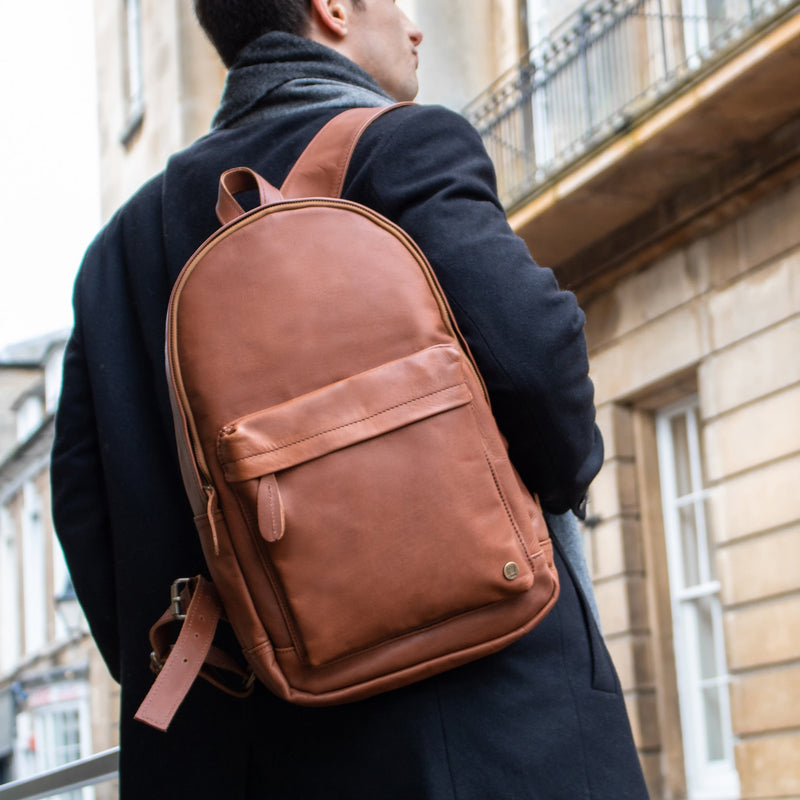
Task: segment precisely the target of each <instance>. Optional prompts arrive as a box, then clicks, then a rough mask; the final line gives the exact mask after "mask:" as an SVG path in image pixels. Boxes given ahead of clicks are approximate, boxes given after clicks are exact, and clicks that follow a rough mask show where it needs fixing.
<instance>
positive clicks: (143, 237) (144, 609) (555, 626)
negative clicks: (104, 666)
mask: <svg viewBox="0 0 800 800" xmlns="http://www.w3.org/2000/svg"><path fill="white" fill-rule="evenodd" d="M195 7H196V10H197V13H198V17H199V19H200V21H201V24H202V25H203V27H204V28H205V30H206V32H207V33H208V35H209V37H210V38H211V40H212V42H213V43H214V44H215V46H216V47H217V50H218V51H219V53H220V55H221V56H222V58H223V60H224V61H225V62H226V64H227V65H228V66H229V67H230V72H229V75H228V80H227V83H226V88H225V92H224V95H223V98H222V102H221V105H220V108H219V110H218V112H217V115H216V117H215V120H214V124H213V130H212V132H211V134H210V135H208V136H206V137H204V138H203V139H201V140H199V141H198V142H196V143H195V144H194V145H192V146H191V147H189V148H188V149H187V150H186V151H184V152H182V153H179V154H177V155H175V156H174V157H173V158H172V159H171V160H170V163H169V165H168V166H167V168H166V170H165V171H164V173H162V174H161V175H159V176H157V177H156V178H155V179H153V180H152V181H150V182H149V183H148V184H147V185H145V186H144V187H143V188H142V189H141V190H140V191H139V192H138V193H137V194H136V195H135V196H134V197H133V198H132V199H131V200H130V201H129V202H128V203H127V204H126V205H125V206H124V207H123V208H122V209H121V210H120V212H118V214H117V215H116V216H115V217H114V218H113V219H112V220H111V221H110V222H109V224H108V225H107V226H106V228H105V229H104V230H103V231H102V232H101V233H100V235H99V236H98V238H97V239H96V241H95V242H94V243H93V244H92V246H91V247H90V249H89V251H88V253H87V255H86V259H85V261H84V264H83V266H82V268H81V272H80V274H79V276H78V279H77V282H76V289H75V314H76V325H75V330H74V333H73V336H72V339H71V342H70V346H69V350H68V354H67V358H66V364H65V378H64V389H63V394H62V401H61V406H60V409H59V415H58V421H57V438H56V445H55V450H54V456H53V486H54V490H53V491H54V495H53V501H54V516H55V519H56V524H57V528H58V532H59V536H60V538H61V541H62V543H63V546H64V550H65V553H66V555H67V559H68V562H69V565H70V569H71V571H72V575H73V579H74V583H75V586H76V590H77V592H78V595H79V597H80V598H81V601H82V603H83V605H84V607H85V609H86V613H87V617H88V619H89V621H90V624H91V627H92V632H93V634H94V636H95V638H96V640H97V642H98V645H99V647H100V649H101V652H102V653H103V655H104V657H105V659H106V661H107V663H108V665H109V668H110V669H111V671H112V674H113V675H114V676H115V677H116V678H117V679H118V680H120V681H121V684H122V722H121V726H122V755H121V795H122V798H123V800H132V798H145V797H148V798H149V797H154V798H172V797H181V798H183V797H201V798H206V797H207V798H212V797H213V798H225V800H240V799H241V800H244V799H245V798H247V799H248V800H249V799H250V798H265V800H323V799H324V800H334V798H340V799H341V800H358V799H360V798H363V799H364V800H426V799H430V800H449V799H450V798H458V800H493V799H494V798H518V799H519V800H529V799H531V800H532V799H533V798H540V799H541V800H575V799H576V798H614V800H621V799H622V798H635V799H636V800H640V799H641V798H645V797H646V791H645V789H644V784H643V781H642V777H641V772H640V770H639V766H638V760H637V756H636V752H635V749H634V747H633V743H632V739H631V733H630V729H629V726H628V722H627V717H626V715H625V708H624V703H623V700H622V696H621V692H620V688H619V684H618V681H617V679H616V675H615V673H614V670H613V667H612V665H611V663H610V660H609V657H608V654H607V652H606V650H605V647H604V645H603V642H602V639H601V637H600V636H599V634H598V631H597V628H596V625H595V624H594V621H593V619H592V614H591V613H590V611H589V609H588V606H587V603H586V598H585V596H584V594H583V593H582V592H581V591H580V589H579V588H578V587H577V583H576V580H575V578H574V574H573V571H572V569H571V568H570V566H569V564H568V563H567V562H566V561H565V560H564V559H563V557H562V554H561V552H560V550H559V549H558V548H557V554H556V560H557V564H558V567H559V571H560V573H561V582H562V590H561V597H560V599H559V601H558V603H557V605H556V607H555V610H554V611H553V612H551V614H550V615H549V616H548V617H547V618H546V619H545V620H544V622H542V624H541V625H540V626H539V627H538V628H536V629H535V630H534V631H533V632H532V633H531V634H529V635H528V636H526V637H523V639H521V640H519V641H518V642H516V643H515V644H514V645H512V646H510V647H508V648H506V649H505V650H504V651H502V652H501V653H499V654H497V655H495V656H492V657H489V658H486V659H482V660H480V661H478V662H475V663H473V664H470V665H467V666H466V667H462V668H459V669H456V670H452V671H450V672H448V673H445V674H443V675H440V676H438V677H435V678H432V679H429V680H426V681H422V682H420V683H418V684H415V685H413V686H410V687H407V688H405V689H401V690H398V691H394V692H389V693H386V694H383V695H381V696H378V697H376V698H373V699H370V700H367V701H364V702H361V703H356V704H351V705H347V706H340V707H335V708H327V709H304V708H299V707H295V706H291V705H289V704H286V703H284V702H282V701H279V700H277V699H276V698H274V697H273V696H271V695H270V694H269V693H268V692H267V691H266V690H265V689H263V687H257V688H256V691H255V693H254V695H253V696H251V697H250V698H248V699H246V700H237V699H233V698H231V697H229V696H227V695H225V694H222V693H221V692H219V691H218V690H216V689H214V688H212V687H209V686H207V685H205V684H204V683H203V682H202V681H201V682H198V684H196V685H195V687H194V688H193V689H192V690H191V692H190V694H189V696H188V698H187V700H186V701H185V703H184V705H183V706H182V707H181V709H180V710H179V712H178V714H177V715H176V717H175V719H174V721H173V723H172V726H171V727H170V730H169V733H167V734H161V733H158V732H155V731H153V730H151V729H149V728H146V727H145V726H143V725H141V724H139V723H135V722H134V721H133V719H132V718H133V714H134V712H135V709H136V707H137V706H138V704H139V703H140V702H141V700H142V698H143V697H144V695H145V693H146V692H147V690H148V688H149V686H150V684H151V682H152V676H151V675H150V673H149V671H148V664H147V657H148V651H149V647H148V644H147V630H148V627H149V625H150V624H151V623H152V622H153V621H154V620H155V619H156V617H157V616H158V615H159V614H160V613H161V610H162V607H163V605H164V600H165V598H164V592H165V587H168V586H169V585H170V583H171V582H172V580H173V579H175V578H176V577H179V576H182V575H191V574H196V573H198V572H205V567H204V564H203V560H202V556H201V553H200V548H199V545H198V543H197V536H196V533H195V531H194V528H193V524H192V519H191V512H190V510H189V507H188V504H187V502H186V500H185V498H184V494H183V489H182V483H181V478H180V473H179V468H178V464H177V459H176V456H175V447H174V440H173V437H172V433H171V430H172V423H171V415H170V410H169V402H168V399H167V389H166V381H165V378H164V371H163V344H164V341H163V336H164V333H163V327H164V319H165V313H166V306H167V301H168V297H169V292H170V289H171V287H172V285H173V283H174V281H175V279H176V277H177V275H178V272H179V271H180V269H181V267H182V265H183V263H184V262H185V261H186V260H187V258H188V257H189V256H190V255H191V254H192V252H193V251H194V249H195V248H196V247H197V246H198V244H200V243H201V242H202V241H203V240H204V239H205V238H206V237H207V236H208V235H210V234H211V233H212V232H213V231H214V230H215V229H216V227H217V222H216V219H215V217H214V210H213V209H214V202H215V197H216V189H217V180H218V176H219V174H220V173H221V172H222V171H224V170H225V169H227V168H230V167H233V166H250V167H252V168H254V169H255V170H257V171H258V172H260V173H261V174H263V175H264V177H266V178H267V179H268V180H269V181H270V182H272V183H273V184H276V185H280V183H281V182H282V179H283V178H284V177H285V175H286V174H287V172H288V170H289V168H290V167H291V165H292V164H293V162H294V160H295V159H296V158H297V156H298V155H299V154H300V152H301V151H302V150H303V148H304V147H305V146H306V144H307V143H308V142H309V141H310V140H311V138H312V137H313V135H314V134H315V133H316V132H317V131H318V130H319V129H320V128H321V127H322V125H323V124H324V123H325V122H327V121H328V120H329V119H330V118H332V117H333V116H334V115H335V114H336V113H338V112H339V111H341V110H343V109H344V108H348V107H352V106H381V105H386V104H388V103H391V102H392V101H393V100H407V99H411V98H413V97H414V96H415V94H416V91H417V80H416V65H417V48H418V47H419V45H420V43H421V41H422V34H421V33H420V32H419V31H418V30H417V29H416V28H415V27H414V26H413V25H412V24H411V23H410V22H409V21H408V19H406V17H405V16H404V15H403V14H402V13H401V12H400V10H399V9H398V8H397V6H396V5H395V4H394V3H393V2H392V0H195ZM344 196H345V197H346V198H348V199H352V200H355V201H358V202H363V203H365V204H366V205H369V206H371V207H372V208H374V209H376V210H377V211H379V212H380V213H381V214H383V215H385V216H387V217H388V218H390V219H392V220H394V221H395V222H397V223H398V224H400V225H401V226H402V227H403V228H404V229H406V230H407V231H408V232H409V233H410V234H411V235H412V236H413V237H414V239H415V240H416V241H417V243H418V244H419V245H420V246H421V247H422V249H423V251H425V252H426V254H427V255H428V257H429V259H430V261H431V263H432V265H433V267H434V270H435V271H436V273H437V276H438V278H439V280H440V282H441V284H442V286H443V289H444V291H445V293H446V295H447V297H448V299H449V301H450V304H451V306H452V308H453V311H454V314H455V316H456V318H457V321H458V323H459V325H460V327H461V330H462V332H463V333H464V334H465V336H466V338H467V340H468V343H469V345H470V348H471V349H472V352H473V354H474V356H475V358H476V360H477V362H478V364H479V367H480V369H481V371H482V373H483V376H484V378H485V380H486V383H487V385H488V388H489V392H490V395H491V399H492V403H493V407H494V410H495V414H496V416H497V418H498V421H499V424H500V426H501V428H502V430H503V432H504V434H505V435H506V437H507V438H508V440H509V443H510V454H511V457H512V460H513V461H514V463H515V465H516V467H517V469H518V471H519V473H520V475H521V477H522V478H523V480H524V481H525V482H526V483H527V485H528V486H530V487H531V488H532V489H533V490H534V491H536V492H537V493H538V494H539V495H540V497H541V498H542V501H543V504H544V507H545V509H546V510H547V511H549V512H551V513H560V512H565V511H567V510H568V509H570V508H572V509H575V510H576V511H577V512H579V513H580V512H581V504H582V500H583V497H584V495H585V492H586V488H587V487H588V485H589V483H590V481H591V480H592V478H593V477H594V475H595V474H596V472H597V471H598V469H599V468H600V464H601V462H602V443H601V440H600V436H599V433H598V431H597V429H596V427H595V426H594V409H593V405H592V402H593V401H592V386H591V383H590V382H589V379H588V375H587V371H588V364H587V358H586V347H585V341H584V337H583V315H582V313H581V312H580V310H579V309H578V307H577V305H576V303H575V300H574V298H573V297H572V295H570V294H568V293H564V292H560V291H559V290H558V288H557V286H556V283H555V280H554V278H553V275H552V274H551V273H550V272H549V271H547V270H543V269H540V268H538V267H537V266H536V265H535V264H534V263H533V262H532V261H531V259H530V256H529V254H528V252H527V250H526V248H525V246H524V244H523V243H522V242H521V241H520V240H519V239H517V238H516V237H515V236H514V235H513V234H512V232H511V231H510V229H509V227H508V225H507V223H506V221H505V217H504V214H503V211H502V208H501V206H500V204H499V202H498V200H497V196H496V192H495V188H494V175H493V171H492V166H491V163H490V161H489V159H488V157H487V155H486V153H485V151H484V149H483V147H482V144H481V142H480V138H479V136H478V135H477V133H476V132H475V131H474V130H473V129H472V128H471V127H470V126H469V125H468V124H467V123H466V122H465V121H464V120H463V119H462V118H461V117H459V116H458V115H456V114H454V113H452V112H448V111H445V110H444V109H440V108H430V107H428V108H426V107H408V108H403V109H399V110H396V111H394V112H392V113H391V114H388V115H385V116H384V117H382V118H381V119H380V120H378V121H377V122H376V123H375V124H374V125H373V126H372V127H371V128H370V129H369V130H368V131H367V133H366V134H365V135H364V137H363V139H362V141H361V142H360V144H359V146H358V148H357V150H356V152H355V154H354V158H353V161H352V163H351V165H350V168H349V171H348V175H347V180H346V183H345V190H344ZM220 324H224V320H221V321H220Z"/></svg>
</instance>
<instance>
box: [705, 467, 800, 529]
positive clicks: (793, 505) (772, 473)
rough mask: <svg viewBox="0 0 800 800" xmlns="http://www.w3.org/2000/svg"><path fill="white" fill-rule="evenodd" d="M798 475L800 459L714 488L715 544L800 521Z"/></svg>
mask: <svg viewBox="0 0 800 800" xmlns="http://www.w3.org/2000/svg"><path fill="white" fill-rule="evenodd" d="M799 475H800V455H799V456H792V457H790V458H786V459H783V460H781V461H777V462H775V463H772V464H767V465H765V466H763V467H759V468H758V469H755V470H752V471H750V472H747V473H745V474H743V475H739V476H736V477H735V478H731V479H728V480H726V481H724V482H723V483H721V484H719V485H718V486H715V487H714V488H713V489H712V490H711V493H710V498H709V500H710V502H709V508H710V516H711V529H712V532H713V536H714V540H715V541H716V542H725V541H733V540H735V539H739V538H741V537H743V536H749V535H751V534H754V533H759V532H760V531H767V530H771V529H773V528H777V527H780V526H785V525H790V524H796V523H797V522H798V521H800V492H799V491H798V490H797V484H798V476H799Z"/></svg>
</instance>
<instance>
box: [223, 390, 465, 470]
mask: <svg viewBox="0 0 800 800" xmlns="http://www.w3.org/2000/svg"><path fill="white" fill-rule="evenodd" d="M463 385H464V384H463V383H454V384H452V385H451V386H445V387H444V388H443V389H437V390H436V391H435V392H428V393H427V394H422V395H419V396H418V397H412V398H411V399H410V400H405V401H404V402H402V403H396V404H395V405H393V406H389V407H388V408H384V409H382V410H381V411H376V412H375V413H374V414H369V415H368V416H366V417H360V418H359V419H355V420H352V421H351V422H345V423H343V424H342V425H336V426H335V427H333V428H327V429H326V430H324V431H319V432H317V433H312V434H310V435H309V436H304V437H303V438H302V439H295V440H294V441H291V442H282V443H280V444H278V445H276V446H275V447H270V448H268V449H266V450H259V451H258V452H257V453H251V454H250V455H247V456H241V458H235V459H233V460H232V461H225V462H223V463H225V464H238V463H239V462H240V461H247V460H248V459H251V458H258V456H263V455H267V454H268V453H277V452H278V451H279V450H283V449H285V448H287V447H293V446H294V445H297V444H302V443H303V442H308V441H311V440H312V439H316V438H318V437H320V436H325V435H326V434H328V433H334V432H335V431H338V430H343V429H344V428H349V427H352V426H353V425H358V424H359V423H361V422H366V421H367V420H370V419H374V418H375V417H379V416H380V415H381V414H386V413H388V412H389V411H394V410H396V409H398V408H402V407H403V406H407V405H411V404H412V403H416V402H417V400H424V399H426V398H428V397H433V396H434V395H437V394H441V393H442V392H447V391H449V390H450V389H455V388H457V387H459V386H463ZM465 402H467V401H465ZM220 460H221V459H220Z"/></svg>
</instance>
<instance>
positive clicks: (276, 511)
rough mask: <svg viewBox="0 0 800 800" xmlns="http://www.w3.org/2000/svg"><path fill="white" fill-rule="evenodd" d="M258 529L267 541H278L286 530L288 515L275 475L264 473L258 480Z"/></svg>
mask: <svg viewBox="0 0 800 800" xmlns="http://www.w3.org/2000/svg"><path fill="white" fill-rule="evenodd" d="M257 513H258V530H259V532H260V533H261V538H262V539H264V541H265V542H277V541H279V540H280V539H282V538H283V534H284V533H285V532H286V517H285V514H284V511H283V503H282V502H281V493H280V489H278V481H277V479H276V478H275V475H272V474H271V475H264V476H262V477H261V478H259V481H258V510H257Z"/></svg>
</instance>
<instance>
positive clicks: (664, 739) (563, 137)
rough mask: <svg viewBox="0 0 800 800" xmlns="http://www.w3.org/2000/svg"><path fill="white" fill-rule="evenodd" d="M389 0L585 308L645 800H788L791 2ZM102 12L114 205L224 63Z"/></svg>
mask: <svg viewBox="0 0 800 800" xmlns="http://www.w3.org/2000/svg"><path fill="white" fill-rule="evenodd" d="M399 4H400V5H401V7H403V8H404V9H405V10H407V12H408V13H409V15H410V16H412V17H414V18H415V19H416V20H417V21H418V22H419V24H420V26H421V27H422V29H423V31H424V32H425V37H426V39H425V42H424V43H423V46H422V49H421V57H422V61H421V66H420V78H421V85H422V91H421V94H420V100H421V101H423V102H442V103H444V104H446V105H449V106H450V107H452V108H456V109H463V110H464V113H465V114H466V115H467V116H468V118H469V119H470V120H471V121H472V122H473V123H474V124H475V125H476V126H477V127H478V129H479V130H480V132H481V135H482V136H483V138H484V141H485V143H486V146H487V149H488V150H489V152H490V154H491V155H492V158H493V160H494V162H495V165H496V168H497V173H498V183H499V190H500V195H501V198H502V200H503V202H504V203H505V205H506V207H507V209H508V212H509V218H510V221H511V224H512V226H513V227H514V229H515V230H516V232H517V233H518V234H519V235H520V236H521V237H522V238H523V239H524V240H525V241H526V243H527V244H528V246H529V248H530V250H531V252H532V253H533V255H534V257H535V258H536V259H537V261H539V263H541V264H543V265H545V266H549V267H552V268H553V269H554V270H555V272H556V274H557V276H558V278H559V280H560V282H561V284H562V285H563V286H565V287H567V288H570V289H572V290H573V291H575V292H576V294H577V295H578V297H579V299H580V301H581V304H582V306H583V307H584V309H585V310H586V314H587V337H588V341H589V347H590V354H591V363H592V373H593V378H594V381H595V385H596V396H597V403H598V421H599V424H600V426H601V428H602V430H603V433H604V436H605V441H606V463H605V466H604V468H603V471H602V472H601V474H600V476H599V477H598V479H597V480H596V482H595V484H594V485H593V487H592V489H591V498H590V518H589V520H588V524H587V526H586V529H585V536H586V543H587V555H588V557H589V561H590V566H591V569H592V574H593V577H594V581H595V589H596V593H597V599H598V604H599V607H600V614H601V618H602V623H603V628H604V632H605V634H606V637H607V641H608V643H609V647H610V649H611V652H612V655H613V656H614V659H615V662H616V664H617V668H618V670H619V673H620V678H621V680H622V683H623V687H624V689H625V693H626V698H627V701H628V708H629V711H630V714H631V719H632V722H633V727H634V733H635V737H636V741H637V745H638V747H639V750H640V754H641V758H642V763H643V765H644V768H645V772H646V775H647V779H648V783H649V786H650V789H651V794H652V796H653V798H654V800H659V799H663V800H673V799H674V798H691V800H734V799H737V800H738V799H740V798H741V800H745V799H747V800H749V799H751V798H752V799H753V800H754V799H755V798H798V797H800V758H798V753H800V636H798V631H800V591H799V590H798V587H799V586H800V499H799V498H800V493H798V492H797V491H794V484H795V483H796V481H797V476H798V474H800V413H798V408H799V407H800V359H798V356H797V352H798V350H800V91H798V76H800V2H798V0H599V1H598V2H588V3H584V4H581V5H579V4H578V3H576V2H574V0H491V1H489V0H458V2H454V1H453V0H401V2H400V3H399ZM96 14H97V19H96V22H97V50H98V74H99V125H100V131H101V172H102V197H103V211H104V215H105V216H106V217H107V216H108V215H110V213H112V212H113V210H114V209H115V208H116V207H117V206H118V205H119V204H120V203H121V202H122V201H123V200H124V199H125V198H126V197H127V196H128V195H129V194H130V193H131V192H132V191H133V190H135V189H136V188H137V187H138V186H139V185H140V184H141V183H143V182H144V180H146V179H147V178H148V177H149V176H150V175H152V174H154V173H155V172H157V171H158V170H160V169H161V168H162V167H163V166H164V164H165V161H166V159H167V158H168V156H169V155H170V153H172V152H173V151H174V150H176V149H178V148H180V147H182V146H184V145H185V144H188V143H189V142H190V141H192V140H193V139H194V138H196V137H197V136H200V135H202V134H203V133H205V132H206V130H207V129H208V122H209V120H210V118H211V115H212V114H213V111H214V108H215V106H216V103H217V100H218V98H219V94H220V91H221V88H222V84H223V80H224V71H223V69H222V66H221V65H220V64H219V62H218V61H217V59H216V57H215V56H214V54H213V52H212V50H211V48H210V47H209V45H208V44H207V42H205V40H204V38H203V36H202V34H201V33H200V32H199V30H198V29H197V26H196V24H195V22H194V20H193V18H192V15H191V7H190V4H189V3H188V2H183V0H180V1H179V0H164V1H163V2H160V3H158V4H156V3H154V2H143V0H121V1H120V2H117V1H116V0H115V2H111V0H97V3H96ZM3 374H4V375H7V377H8V380H9V381H10V382H14V381H16V382H17V383H14V386H15V389H16V387H19V392H18V396H19V397H21V396H22V394H23V393H24V392H25V391H27V389H28V384H27V383H25V381H26V380H27V379H28V378H31V377H32V374H29V373H26V372H25V368H22V367H21V368H19V369H16V368H15V369H9V370H8V371H7V372H4V373H3ZM32 382H33V381H32ZM20 408H21V407H20ZM26 485H27V484H26ZM3 486H5V484H3ZM3 491H5V489H4V490H3ZM30 491H31V490H30V489H29V490H28V492H29V494H30ZM23 494H24V491H23ZM3 496H4V497H5V495H3ZM17 502H18V503H20V502H24V497H23V501H17ZM42 502H43V503H44V502H45V500H42ZM9 513H10V512H9ZM17 524H21V523H17ZM3 530H10V525H8V524H7V523H4V528H3ZM3 535H4V536H5V534H3ZM3 541H4V542H5V541H6V540H5V539H4V540H3ZM53 569H54V570H55V568H53ZM52 574H53V575H55V574H56V571H54V572H53V573H52ZM2 585H3V587H5V586H6V583H5V581H4V582H3V584H2ZM48 585H49V586H53V592H54V593H56V594H57V593H58V592H59V591H60V589H59V588H58V587H55V585H54V584H52V581H51V583H50V584H48ZM4 591H5V592H6V594H9V593H10V594H14V595H16V592H17V590H14V591H11V590H6V589H4ZM40 613H41V612H40ZM4 619H5V617H4ZM52 625H53V626H54V629H55V622H53V623H52ZM3 635H4V636H5V635H6V634H5V633H4V634H3ZM17 638H18V639H19V640H20V641H22V638H21V632H20V633H19V634H17ZM56 666H57V665H55V664H54V667H53V668H55V667H56ZM0 686H6V684H0ZM15 691H16V690H15ZM28 694H29V696H30V694H31V693H30V692H28ZM12 695H14V692H13V691H12ZM9 696H10V695H9V694H8V693H7V694H6V695H2V696H0V725H2V724H3V720H4V719H5V717H4V705H3V703H4V702H7V698H8V697H9ZM3 697H5V698H6V700H3V699H2V698H3ZM14 697H15V698H16V695H14ZM14 702H18V700H17V699H14ZM2 747H3V739H2V732H0V758H2V757H3V756H2ZM95 749H97V748H95Z"/></svg>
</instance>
